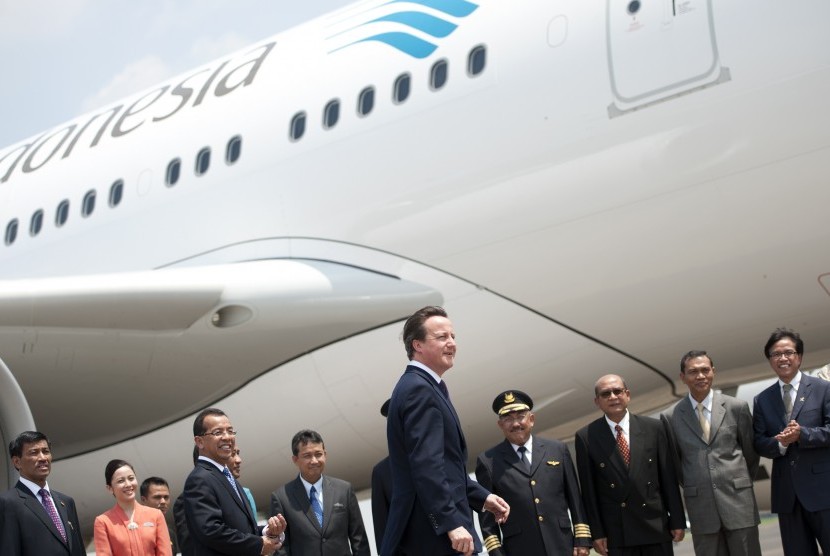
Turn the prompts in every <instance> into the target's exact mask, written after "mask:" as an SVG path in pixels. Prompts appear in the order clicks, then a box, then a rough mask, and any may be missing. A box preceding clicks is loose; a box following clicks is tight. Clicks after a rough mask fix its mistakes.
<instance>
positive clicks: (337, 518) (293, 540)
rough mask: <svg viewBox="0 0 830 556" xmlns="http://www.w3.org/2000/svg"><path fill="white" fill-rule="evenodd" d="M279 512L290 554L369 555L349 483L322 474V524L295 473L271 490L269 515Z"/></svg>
mask: <svg viewBox="0 0 830 556" xmlns="http://www.w3.org/2000/svg"><path fill="white" fill-rule="evenodd" d="M277 514H282V515H283V516H284V517H285V521H286V523H287V527H286V529H285V545H284V546H283V547H282V549H280V550H279V551H278V552H277V554H280V555H290V556H344V555H346V554H355V555H358V556H369V539H368V538H367V537H366V529H365V528H364V527H363V518H362V517H361V515H360V507H359V506H358V505H357V498H356V497H355V495H354V490H352V485H351V484H349V483H347V482H346V481H343V480H341V479H336V478H334V477H329V476H327V475H323V526H322V527H321V526H320V525H319V524H318V523H317V518H316V517H315V516H314V510H312V509H311V502H310V501H309V498H308V493H307V492H306V489H305V485H303V482H302V481H301V480H300V477H299V476H298V477H297V478H296V479H294V480H293V481H291V482H289V483H286V484H284V485H283V486H281V487H280V488H279V489H277V490H275V491H274V492H273V493H272V494H271V515H277Z"/></svg>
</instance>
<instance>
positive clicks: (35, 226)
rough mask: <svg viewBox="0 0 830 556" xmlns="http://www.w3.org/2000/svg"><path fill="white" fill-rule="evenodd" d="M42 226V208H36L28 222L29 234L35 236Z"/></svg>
mask: <svg viewBox="0 0 830 556" xmlns="http://www.w3.org/2000/svg"><path fill="white" fill-rule="evenodd" d="M41 228H43V209H37V210H36V211H35V213H34V214H33V215H32V220H31V221H30V222H29V235H30V236H32V237H35V236H36V235H38V234H39V233H40V230H41Z"/></svg>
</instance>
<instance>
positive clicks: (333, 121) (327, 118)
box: [323, 99, 340, 129]
mask: <svg viewBox="0 0 830 556" xmlns="http://www.w3.org/2000/svg"><path fill="white" fill-rule="evenodd" d="M338 119H340V101H339V100H337V99H334V100H331V101H329V103H328V104H326V108H325V110H323V127H324V128H325V129H331V128H333V127H334V126H336V125H337V120H338Z"/></svg>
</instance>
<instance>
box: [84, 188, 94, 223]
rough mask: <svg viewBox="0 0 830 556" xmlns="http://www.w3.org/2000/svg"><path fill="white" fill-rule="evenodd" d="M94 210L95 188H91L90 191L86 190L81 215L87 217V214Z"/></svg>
mask: <svg viewBox="0 0 830 556" xmlns="http://www.w3.org/2000/svg"><path fill="white" fill-rule="evenodd" d="M94 210H95V190H94V189H90V190H89V191H87V192H86V195H84V202H83V204H82V205H81V216H83V217H84V218H86V217H87V216H89V215H90V214H92V211H94Z"/></svg>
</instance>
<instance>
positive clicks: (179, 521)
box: [173, 496, 194, 556]
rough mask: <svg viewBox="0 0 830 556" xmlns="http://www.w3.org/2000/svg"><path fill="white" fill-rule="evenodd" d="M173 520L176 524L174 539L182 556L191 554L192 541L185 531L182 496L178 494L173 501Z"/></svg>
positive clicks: (185, 522) (185, 523)
mask: <svg viewBox="0 0 830 556" xmlns="http://www.w3.org/2000/svg"><path fill="white" fill-rule="evenodd" d="M173 521H174V522H175V524H176V539H177V541H178V544H179V551H180V552H181V555H182V556H193V555H194V552H193V543H192V542H191V541H190V533H189V532H188V531H187V517H186V516H185V515H184V496H179V497H178V498H176V501H175V502H174V503H173Z"/></svg>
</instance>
